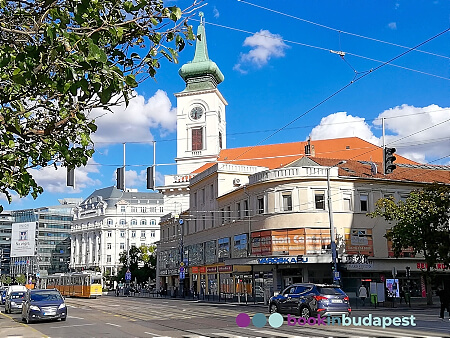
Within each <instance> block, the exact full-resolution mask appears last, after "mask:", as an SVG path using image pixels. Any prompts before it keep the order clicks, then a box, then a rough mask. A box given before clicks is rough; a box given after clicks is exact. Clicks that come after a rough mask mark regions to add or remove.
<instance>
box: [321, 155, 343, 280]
mask: <svg viewBox="0 0 450 338" xmlns="http://www.w3.org/2000/svg"><path fill="white" fill-rule="evenodd" d="M344 163H347V161H340V162H338V163H336V164H335V165H332V166H331V167H327V168H326V170H327V194H328V198H327V199H328V219H329V221H330V235H331V260H332V264H333V271H332V275H333V276H332V278H333V281H334V276H335V273H336V272H337V252H336V235H335V233H334V223H333V207H332V203H331V186H330V170H331V168H334V167H336V166H338V165H341V164H344Z"/></svg>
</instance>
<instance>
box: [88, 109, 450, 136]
mask: <svg viewBox="0 0 450 338" xmlns="http://www.w3.org/2000/svg"><path fill="white" fill-rule="evenodd" d="M445 111H449V112H450V110H449V108H442V109H438V110H430V111H422V112H419V113H410V114H403V115H396V116H386V117H383V118H384V119H385V120H390V119H397V118H404V117H410V116H415V115H424V114H429V113H439V112H445ZM378 120H379V121H381V120H382V118H381V117H376V118H373V119H366V118H364V117H361V118H360V120H358V121H342V122H334V123H322V124H316V125H303V126H299V127H291V128H286V130H296V129H306V128H314V127H318V126H335V125H341V124H353V123H366V122H373V121H378ZM275 130H277V129H261V130H254V131H246V132H236V133H227V136H228V137H229V136H234V135H243V134H246V135H247V134H258V133H267V132H273V131H275ZM206 137H216V136H215V135H212V136H206ZM177 140H187V138H179V139H178V138H172V139H166V140H163V139H159V140H155V142H158V143H160V142H174V141H177ZM152 142H153V141H129V142H128V141H125V143H130V144H151V143H152ZM123 143H124V141H123V140H122V141H95V142H94V144H117V145H119V144H120V145H121V144H123Z"/></svg>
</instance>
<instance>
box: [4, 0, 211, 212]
mask: <svg viewBox="0 0 450 338" xmlns="http://www.w3.org/2000/svg"><path fill="white" fill-rule="evenodd" d="M201 1H203V0H192V3H191V5H190V6H189V7H187V8H185V9H183V10H182V9H180V8H179V7H177V6H169V7H165V6H164V2H163V0H132V1H130V0H127V1H125V0H33V1H31V0H29V1H27V0H17V1H13V0H0V39H1V44H0V149H1V150H0V194H1V195H4V196H5V197H6V198H7V200H8V201H9V203H11V200H12V192H15V193H17V195H18V196H20V197H23V196H27V195H29V194H31V196H32V197H33V198H36V197H37V196H38V195H39V194H41V193H42V192H43V188H42V187H41V186H39V185H38V184H37V183H36V181H35V178H34V177H33V176H32V175H31V174H30V172H29V169H30V168H37V169H39V168H42V167H46V166H55V168H56V167H61V166H62V167H68V168H76V167H79V166H83V165H86V164H87V161H88V159H89V158H91V157H92V155H93V153H94V147H93V142H92V140H91V134H92V133H94V132H95V131H96V129H97V126H96V123H95V120H94V119H93V118H92V117H91V116H90V112H91V111H92V109H94V108H103V109H105V110H111V107H112V106H114V105H117V104H121V103H123V102H124V103H125V104H128V103H129V100H130V98H132V96H133V93H135V92H134V91H133V90H134V88H136V87H137V86H138V84H139V83H141V82H142V81H144V80H145V79H146V78H149V77H151V78H152V77H155V75H156V72H157V70H158V69H159V68H160V67H161V59H166V60H168V61H169V62H177V57H178V53H179V52H180V51H181V50H183V48H184V47H185V44H186V42H188V43H190V42H189V41H190V40H193V39H194V38H195V36H194V35H193V33H192V27H191V26H189V25H188V24H187V19H188V18H189V17H190V15H192V14H193V12H194V11H195V10H196V9H198V8H199V6H200V2H201ZM1 209H3V208H2V207H1V206H0V211H1Z"/></svg>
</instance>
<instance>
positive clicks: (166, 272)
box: [159, 269, 179, 276]
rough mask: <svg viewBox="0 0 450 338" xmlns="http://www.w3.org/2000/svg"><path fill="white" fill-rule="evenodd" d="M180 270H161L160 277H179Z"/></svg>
mask: <svg viewBox="0 0 450 338" xmlns="http://www.w3.org/2000/svg"><path fill="white" fill-rule="evenodd" d="M178 273H179V272H178V269H164V270H159V274H160V276H171V275H178Z"/></svg>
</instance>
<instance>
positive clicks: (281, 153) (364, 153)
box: [193, 137, 419, 173]
mask: <svg viewBox="0 0 450 338" xmlns="http://www.w3.org/2000/svg"><path fill="white" fill-rule="evenodd" d="M306 144H307V141H303V142H292V143H280V144H270V145H261V146H254V147H242V148H233V149H222V150H221V152H220V154H219V156H218V158H217V162H225V163H234V164H240V165H252V166H261V167H268V168H269V169H275V168H280V167H283V166H285V165H287V164H289V163H292V162H294V161H295V160H298V159H299V158H302V157H303V156H305V145H306ZM313 147H314V150H313ZM311 153H312V154H311V155H312V156H315V157H319V158H330V159H336V158H338V159H344V160H357V161H374V162H380V163H381V162H382V160H383V151H382V148H381V147H379V146H376V145H374V144H372V143H369V142H367V141H364V140H363V139H360V138H358V137H345V138H338V139H331V140H317V141H314V140H311ZM396 157H397V160H396V163H405V164H419V163H417V162H414V161H411V160H409V159H407V158H405V157H403V156H400V155H398V154H396ZM338 162H339V160H338ZM333 164H336V162H335V163H333ZM213 165H214V163H208V164H205V165H203V166H202V167H200V168H198V169H197V170H195V171H194V172H193V173H200V172H202V171H204V170H206V169H207V168H209V167H211V166H213Z"/></svg>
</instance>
